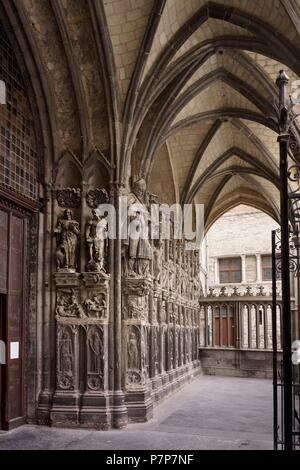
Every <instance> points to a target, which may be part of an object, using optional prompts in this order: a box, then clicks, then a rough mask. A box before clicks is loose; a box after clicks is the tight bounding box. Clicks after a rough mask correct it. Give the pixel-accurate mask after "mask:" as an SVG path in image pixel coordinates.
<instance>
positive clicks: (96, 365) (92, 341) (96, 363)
mask: <svg viewBox="0 0 300 470" xmlns="http://www.w3.org/2000/svg"><path fill="white" fill-rule="evenodd" d="M88 345H89V356H90V361H89V362H90V363H89V372H94V373H99V372H101V369H102V367H101V365H102V364H101V363H102V354H103V353H102V342H101V338H100V335H99V333H98V332H97V331H94V332H93V333H92V334H91V335H90V336H89V339H88Z"/></svg>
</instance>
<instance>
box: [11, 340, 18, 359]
mask: <svg viewBox="0 0 300 470" xmlns="http://www.w3.org/2000/svg"><path fill="white" fill-rule="evenodd" d="M19 344H20V343H19V341H14V342H11V343H10V358H11V359H19Z"/></svg>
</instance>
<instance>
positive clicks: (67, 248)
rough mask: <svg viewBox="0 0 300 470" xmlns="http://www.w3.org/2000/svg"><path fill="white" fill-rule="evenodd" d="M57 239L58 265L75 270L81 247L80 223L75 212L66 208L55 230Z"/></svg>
mask: <svg viewBox="0 0 300 470" xmlns="http://www.w3.org/2000/svg"><path fill="white" fill-rule="evenodd" d="M54 232H55V234H56V239H57V249H56V267H57V269H58V270H60V269H65V270H69V271H71V272H75V271H76V268H77V258H78V248H79V233H80V231H79V223H78V222H77V221H76V220H74V218H73V212H72V211H71V210H70V209H66V210H65V211H64V213H63V217H61V218H59V219H58V221H57V224H56V228H55V230H54Z"/></svg>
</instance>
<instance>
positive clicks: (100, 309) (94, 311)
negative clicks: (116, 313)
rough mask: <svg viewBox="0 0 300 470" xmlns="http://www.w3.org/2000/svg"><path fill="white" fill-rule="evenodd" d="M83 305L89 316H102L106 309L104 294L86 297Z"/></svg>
mask: <svg viewBox="0 0 300 470" xmlns="http://www.w3.org/2000/svg"><path fill="white" fill-rule="evenodd" d="M84 307H85V310H86V313H87V315H88V316H89V317H96V318H102V317H104V316H105V311H106V301H105V297H104V294H95V295H94V296H93V298H92V299H86V301H85V302H84Z"/></svg>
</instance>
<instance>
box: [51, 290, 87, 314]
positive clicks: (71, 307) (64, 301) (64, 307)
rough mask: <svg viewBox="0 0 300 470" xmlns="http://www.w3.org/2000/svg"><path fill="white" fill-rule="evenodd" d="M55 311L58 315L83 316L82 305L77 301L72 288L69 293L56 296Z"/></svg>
mask: <svg viewBox="0 0 300 470" xmlns="http://www.w3.org/2000/svg"><path fill="white" fill-rule="evenodd" d="M55 313H56V315H57V316H59V317H73V318H85V313H84V311H83V308H82V305H81V304H80V303H79V302H78V300H77V298H76V295H75V292H74V291H73V290H72V292H71V294H68V295H67V296H64V297H62V296H59V297H58V298H57V302H56V309H55Z"/></svg>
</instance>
